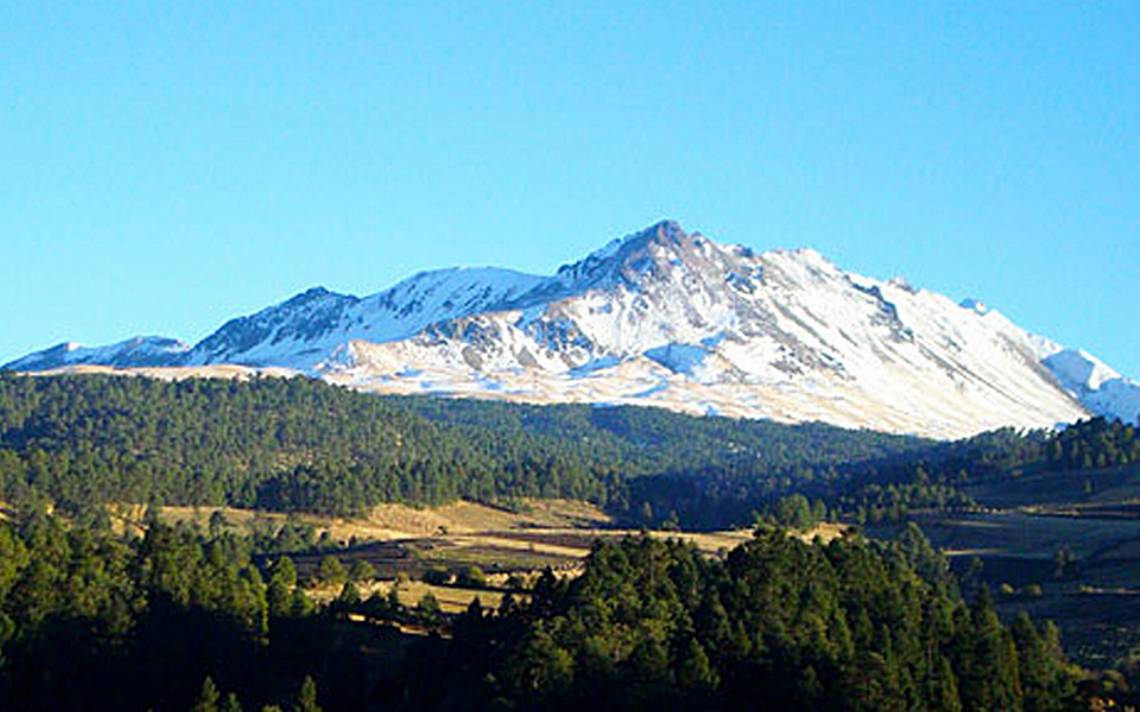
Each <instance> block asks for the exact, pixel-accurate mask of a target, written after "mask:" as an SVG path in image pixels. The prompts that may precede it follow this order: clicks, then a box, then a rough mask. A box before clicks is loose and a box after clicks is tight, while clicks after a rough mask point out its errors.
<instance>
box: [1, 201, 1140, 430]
mask: <svg viewBox="0 0 1140 712" xmlns="http://www.w3.org/2000/svg"><path fill="white" fill-rule="evenodd" d="M57 348H58V347H57ZM52 353H53V351H52V350H49V351H48V352H40V353H39V354H34V355H32V356H29V357H26V358H24V359H21V360H20V361H18V362H15V363H14V364H12V365H11V367H14V368H18V369H20V370H44V369H48V368H58V367H66V366H69V365H73V364H74V363H106V364H107V365H112V366H117V367H124V368H129V367H136V366H155V365H165V366H170V367H181V368H183V369H186V368H190V369H193V368H199V367H203V366H208V365H212V364H239V365H244V366H249V367H252V368H264V367H287V368H291V369H294V370H297V371H300V372H304V373H308V374H310V375H315V376H319V377H321V378H324V379H326V380H329V381H331V382H335V383H340V384H345V385H348V386H351V387H354V388H358V389H362V390H369V391H377V392H386V393H443V394H459V395H471V396H481V397H494V398H502V399H510V400H520V401H529V402H588V403H597V404H618V403H629V404H648V405H657V406H662V407H666V408H670V409H674V410H682V411H686V412H693V413H722V414H726V415H734V416H745V417H766V418H773V419H776V420H782V421H806V420H822V421H826V422H831V423H836V424H839V425H845V426H856V427H869V428H875V429H880V430H886V431H891V432H914V433H920V434H924V435H932V436H937V437H956V436H961V435H967V434H970V433H974V432H978V431H980V430H985V429H989V428H994V427H999V426H1004V425H1013V426H1018V427H1038V426H1051V425H1053V424H1055V423H1058V422H1070V421H1073V420H1076V419H1079V418H1082V417H1087V416H1088V415H1089V414H1090V413H1098V414H1106V415H1111V416H1119V417H1123V418H1126V419H1128V420H1131V419H1133V418H1135V417H1136V413H1137V411H1138V410H1140V408H1137V407H1135V406H1137V405H1140V386H1138V385H1137V384H1135V383H1133V382H1131V381H1128V380H1127V379H1123V378H1121V377H1120V376H1119V374H1116V373H1115V372H1114V371H1112V370H1111V369H1109V368H1108V367H1107V366H1104V365H1103V364H1100V362H1099V361H1096V360H1095V359H1094V358H1093V357H1091V356H1088V355H1087V354H1084V352H1080V351H1070V350H1066V349H1064V348H1063V347H1061V346H1060V345H1058V344H1055V343H1053V342H1051V341H1049V340H1047V339H1044V338H1042V337H1038V336H1035V335H1032V334H1029V333H1027V332H1025V331H1024V330H1022V329H1021V328H1019V327H1017V326H1016V325H1014V324H1012V323H1011V322H1010V321H1009V320H1007V319H1006V318H1005V317H1003V316H1002V315H1001V314H1000V313H998V312H996V311H991V310H986V308H985V307H984V306H983V305H982V304H981V303H980V302H977V301H976V300H967V301H966V302H964V303H963V304H961V305H959V304H955V303H954V302H953V301H951V300H950V299H948V298H946V297H944V296H942V295H940V294H936V293H933V292H929V291H925V290H916V289H913V288H912V287H910V286H909V285H907V284H906V283H905V282H903V281H901V280H891V281H880V280H876V279H871V278H868V277H863V276H861V275H857V274H854V273H848V272H845V271H843V270H841V269H840V268H838V267H837V266H835V265H834V264H832V263H830V262H829V261H827V260H826V259H824V258H823V257H822V256H821V255H819V254H818V253H817V252H814V251H812V250H791V251H787V250H776V251H771V252H765V253H755V252H753V251H752V250H750V249H748V248H745V247H741V246H736V245H723V244H719V243H717V242H714V241H712V240H710V239H708V238H706V237H704V236H702V235H700V234H698V233H693V234H687V233H686V232H685V231H684V230H683V229H682V228H681V227H680V226H679V225H678V224H677V223H675V222H669V221H666V222H661V223H658V224H656V225H654V226H652V227H650V228H649V229H647V230H644V231H642V232H639V233H635V234H633V235H630V236H628V237H626V238H624V239H621V240H615V241H613V242H611V243H609V244H608V245H606V246H605V247H603V248H602V249H600V250H598V251H596V252H594V253H593V254H591V255H589V256H587V257H586V258H585V259H583V260H580V261H578V262H576V263H573V264H569V265H565V266H563V267H562V268H560V269H559V270H558V271H557V273H556V274H554V275H552V276H548V277H541V276H534V275H526V274H521V273H518V272H512V271H509V270H499V269H450V270H439V271H434V272H425V273H421V274H418V275H415V276H414V277H411V278H409V279H407V280H405V281H403V282H401V283H400V284H398V285H396V286H394V287H392V288H391V289H388V290H386V291H384V292H380V293H378V294H375V295H372V296H369V297H364V298H359V297H354V296H349V295H341V294H336V293H333V292H329V291H327V290H324V289H320V288H318V289H313V290H309V291H307V292H305V293H303V294H300V295H298V296H296V297H293V298H292V299H290V300H288V301H286V302H284V303H282V304H280V305H277V306H274V307H270V308H268V309H265V310H263V311H261V312H258V313H257V314H254V315H252V316H249V317H242V318H239V319H234V320H232V321H230V322H228V323H227V324H225V325H224V326H223V327H222V328H221V329H219V330H218V331H217V332H215V333H214V334H212V335H211V336H209V337H208V338H206V339H204V340H203V341H202V342H200V343H199V344H197V345H196V346H194V347H193V348H192V349H185V348H184V347H180V348H177V349H175V348H171V349H168V350H167V351H163V352H160V353H157V355H155V356H154V357H153V358H151V357H147V360H146V361H145V362H144V363H134V362H131V360H130V358H122V357H116V359H117V360H107V361H100V360H98V359H97V358H95V356H91V357H90V358H88V357H86V356H85V358H88V360H84V361H75V360H66V359H60V358H57V357H53V356H51V354H52ZM1074 354H1075V355H1074ZM92 359H94V360H92Z"/></svg>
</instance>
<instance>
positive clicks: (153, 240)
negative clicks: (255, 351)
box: [0, 0, 1140, 376]
mask: <svg viewBox="0 0 1140 712" xmlns="http://www.w3.org/2000/svg"><path fill="white" fill-rule="evenodd" d="M3 16H4V18H3V22H0V278H2V280H3V288H4V299H3V300H2V302H0V304H2V306H0V323H2V326H3V328H2V330H0V362H2V361H6V360H8V359H10V358H13V357H16V356H18V355H21V354H23V353H25V352H27V351H30V350H33V349H37V348H41V347H45V346H49V345H51V344H54V343H57V342H59V341H63V340H67V339H74V340H78V341H81V342H84V343H89V344H98V343H106V342H110V341H113V340H118V339H122V338H126V337H128V336H131V335H134V334H138V333H161V334H166V335H170V336H176V337H179V338H183V339H185V340H188V341H196V340H197V339H199V338H201V337H203V336H205V335H206V334H208V333H209V332H210V331H212V330H213V329H214V328H216V327H217V326H219V325H220V324H221V323H222V322H223V321H224V320H225V319H227V318H229V317H231V316H235V315H239V314H243V313H248V312H251V311H254V310H256V309H259V308H261V307H264V306H267V305H269V304H271V303H273V302H276V301H279V300H281V299H284V298H286V297H288V296H290V295H291V294H293V293H295V292H298V291H300V290H302V289H305V288H307V287H310V286H313V285H317V284H321V285H324V286H326V287H329V288H330V289H335V290H338V291H345V292H353V293H357V294H364V293H371V292H374V291H377V290H379V289H381V288H383V287H386V286H388V285H390V284H391V283H393V282H395V281H396V280H398V279H400V278H402V277H404V276H407V275H409V274H410V273H412V272H414V271H416V270H420V269H426V268H431V267H440V266H448V265H452V264H469V265H482V264H494V265H502V266H512V267H516V268H519V269H523V270H528V271H536V272H551V271H553V270H554V269H555V268H556V267H557V266H558V265H559V264H561V263H563V262H567V261H570V260H573V259H576V258H578V257H581V256H582V255H584V254H585V253H587V252H589V251H590V250H592V249H594V248H596V247H599V246H601V245H602V244H603V243H604V242H606V241H608V240H609V239H611V238H613V237H618V236H621V235H624V234H626V233H629V232H632V231H634V230H637V229H639V228H641V227H643V226H645V225H648V224H650V223H652V222H653V221H655V220H657V219H660V218H664V217H672V218H676V219H678V220H680V221H681V222H682V224H684V225H685V227H686V228H687V229H690V230H700V231H701V232H704V233H705V234H707V235H709V236H711V237H713V238H715V239H719V240H722V241H728V242H739V243H744V244H747V245H750V246H752V247H755V248H758V249H767V248H771V247H797V246H811V247H814V248H816V249H818V250H819V251H820V252H822V253H824V254H825V255H827V256H828V257H830V258H831V259H832V260H833V261H835V262H836V263H838V264H839V265H840V266H842V267H845V268H848V269H853V270H857V271H860V272H863V273H865V274H869V275H872V276H878V277H890V276H892V275H896V274H901V275H904V276H906V277H907V278H909V279H910V280H911V282H912V283H913V284H915V285H917V286H923V287H927V288H930V289H935V290H938V291H942V292H945V293H947V294H949V295H951V296H953V297H955V298H961V297H964V296H978V297H980V298H983V299H985V300H986V301H987V302H989V303H990V304H991V305H993V306H996V307H997V308H999V309H1001V310H1002V311H1004V312H1005V313H1006V314H1008V315H1009V316H1010V317H1011V318H1013V319H1014V320H1015V321H1017V322H1019V323H1020V324H1022V325H1023V326H1025V327H1027V328H1029V329H1031V330H1034V331H1037V332H1040V333H1044V334H1046V335H1049V336H1051V337H1053V338H1055V339H1057V340H1060V341H1062V342H1064V343H1067V344H1071V345H1080V346H1083V347H1085V348H1087V349H1088V350H1090V351H1092V352H1093V353H1095V354H1098V355H1100V356H1102V357H1103V358H1104V359H1105V360H1106V361H1108V362H1109V363H1110V364H1112V365H1114V366H1115V367H1116V368H1117V369H1119V370H1121V371H1123V372H1125V373H1127V374H1129V375H1132V376H1138V375H1140V328H1138V315H1140V44H1138V42H1140V3H1136V2H1127V1H1124V0H1121V1H1119V2H1099V3H1018V4H1001V3H953V4H947V5H942V6H936V5H935V4H934V3H911V2H893V3H883V4H877V3H841V2H836V3H806V2H791V3H788V4H786V5H777V4H772V3H758V2H747V3H739V4H734V3H708V2H692V3H668V2H658V1H655V2H641V3H615V2H602V3H597V4H589V3H581V2H573V3H571V2H566V3H545V4H542V5H541V6H540V5H539V4H538V3H521V2H490V3H466V2H460V3H453V4H450V5H432V4H429V3H425V2H411V3H406V4H403V3H401V4H393V3H378V2H365V3H348V2H320V3H311V4H309V3H281V2H273V3H270V2H266V3H240V2H238V3H216V4H215V3H161V2H155V3H129V2H114V3H106V4H104V3H98V2H94V1H92V2H80V3H43V2H21V3H16V2H13V3H6V4H5V7H4V11H3Z"/></svg>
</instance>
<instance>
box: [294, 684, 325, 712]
mask: <svg viewBox="0 0 1140 712" xmlns="http://www.w3.org/2000/svg"><path fill="white" fill-rule="evenodd" d="M293 712H321V706H320V705H319V704H317V683H316V682H314V681H313V678H312V677H310V676H308V675H306V676H305V681H304V682H302V683H301V691H300V693H298V695H297V701H296V702H295V703H293Z"/></svg>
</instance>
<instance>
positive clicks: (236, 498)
mask: <svg viewBox="0 0 1140 712" xmlns="http://www.w3.org/2000/svg"><path fill="white" fill-rule="evenodd" d="M928 444H929V443H927V442H926V441H922V440H919V439H915V438H907V437H901V436H892V435H884V434H879V433H873V432H867V431H850V430H843V429H840V428H835V427H831V426H826V425H819V424H809V425H797V426H789V425H780V424H775V423H771V422H762V421H744V420H730V419H724V418H694V417H688V416H683V415H678V414H673V413H668V412H665V411H661V410H656V409H648V408H631V407H623V408H597V407H591V406H547V407H537V406H520V405H509V404H503V403H485V402H475V401H457V400H441V399H428V398H384V397H378V396H374V395H366V394H360V393H356V392H353V391H349V390H346V389H343V388H339V387H335V386H330V385H327V384H324V383H321V382H318V381H313V380H310V379H305V378H295V379H291V380H285V379H276V378H265V379H255V380H252V381H248V382H238V381H226V380H213V379H191V380H184V381H178V382H167V381H159V380H152V379H147V378H138V377H132V378H124V377H115V376H54V377H24V376H15V375H10V374H0V496H3V497H4V498H7V499H13V498H20V497H28V496H37V495H46V496H48V497H50V498H51V499H52V500H54V501H55V502H56V503H57V505H60V506H62V507H63V508H64V509H65V510H74V511H76V512H77V513H78V512H80V511H84V510H86V509H92V507H91V505H95V504H99V503H102V502H106V501H132V502H154V501H160V502H162V503H165V504H203V505H205V504H223V503H225V504H230V505H236V506H243V507H253V506H256V507H261V508H267V509H273V510H285V511H291V510H307V511H318V512H327V513H351V512H358V511H361V510H362V509H364V508H366V507H368V506H371V505H373V504H376V503H380V502H389V501H404V502H411V503H426V504H437V503H441V502H446V501H449V500H453V499H455V498H459V497H464V498H469V499H474V500H480V501H486V502H496V501H497V502H504V501H510V500H512V499H513V498H518V497H570V498H576V499H586V500H591V501H594V502H597V503H599V504H602V505H606V506H609V507H610V508H611V509H615V510H617V511H621V509H622V508H623V507H629V506H630V502H629V500H628V498H629V491H630V488H629V482H630V481H631V479H634V478H641V477H643V476H646V475H672V476H688V475H691V474H704V475H719V476H724V477H730V478H732V479H734V480H735V479H741V478H744V479H748V480H749V481H762V482H765V483H770V487H768V488H767V489H772V490H773V491H775V490H777V489H779V487H781V486H783V484H781V483H784V484H786V483H787V481H788V477H789V476H790V474H791V473H794V472H796V471H802V470H804V469H810V468H816V467H836V466H841V465H844V464H845V463H851V462H861V461H869V460H879V459H884V458H890V457H893V456H896V455H898V454H900V453H905V452H916V451H918V450H921V449H923V448H925V447H927V446H928ZM94 509H98V508H94Z"/></svg>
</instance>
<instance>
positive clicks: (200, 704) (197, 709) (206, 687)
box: [190, 675, 221, 712]
mask: <svg viewBox="0 0 1140 712" xmlns="http://www.w3.org/2000/svg"><path fill="white" fill-rule="evenodd" d="M219 699H221V695H220V694H218V688H217V687H216V686H215V685H214V680H213V679H212V678H211V677H209V676H208V675H207V676H206V679H205V680H203V681H202V689H201V691H199V692H198V699H197V700H195V702H194V706H193V707H191V708H190V709H191V710H192V712H219V710H218V700H219Z"/></svg>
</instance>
